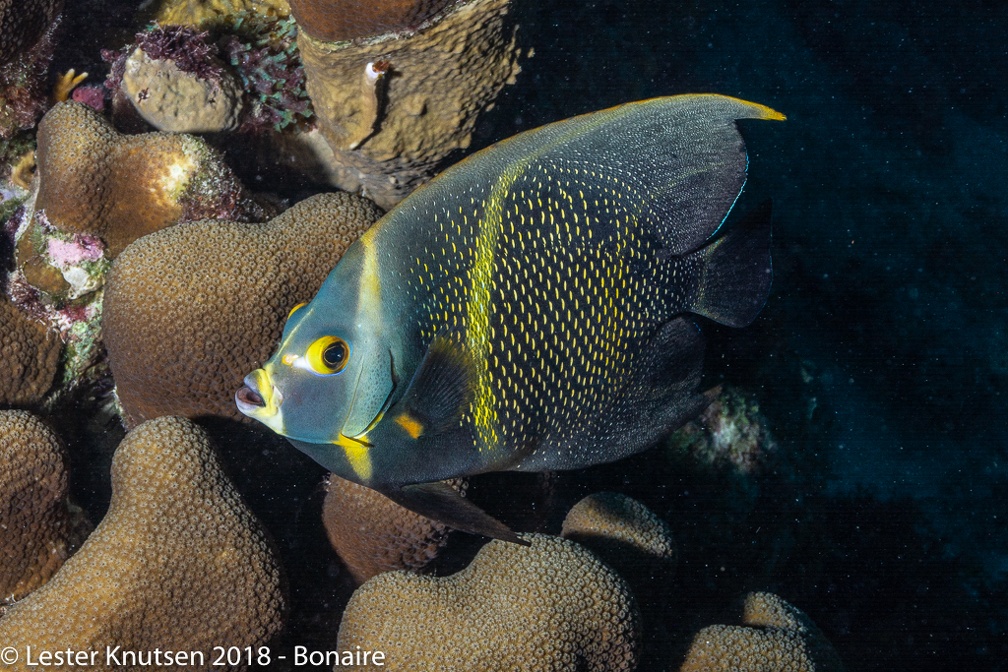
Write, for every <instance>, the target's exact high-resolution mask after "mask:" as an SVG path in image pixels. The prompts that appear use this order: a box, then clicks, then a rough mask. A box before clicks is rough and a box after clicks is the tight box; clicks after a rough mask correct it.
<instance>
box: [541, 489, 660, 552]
mask: <svg viewBox="0 0 1008 672" xmlns="http://www.w3.org/2000/svg"><path fill="white" fill-rule="evenodd" d="M561 534H562V536H563V537H564V538H565V539H571V540H573V541H576V542H578V543H580V544H583V545H584V546H587V547H588V548H590V549H592V550H593V551H595V552H596V553H598V555H599V557H601V558H602V559H603V560H606V561H607V562H609V564H610V565H612V566H613V567H615V568H616V569H620V570H623V569H624V568H625V565H626V562H627V561H628V557H627V556H628V555H629V554H630V553H633V554H634V555H636V556H638V557H645V558H650V559H655V560H661V561H672V560H675V557H676V547H675V540H674V539H673V538H672V530H671V529H670V528H669V526H668V523H666V522H665V521H664V520H662V519H661V518H659V517H658V516H657V515H656V514H655V513H654V512H653V511H651V510H650V509H649V508H647V507H646V506H644V505H643V504H641V503H640V502H638V501H637V500H635V499H631V498H630V497H627V496H625V495H621V494H618V493H615V492H599V493H595V494H593V495H589V496H587V497H585V498H584V499H582V500H581V501H580V502H578V503H577V504H575V505H574V507H573V508H571V510H570V511H569V512H568V513H567V517H566V518H564V522H563V532H562V533H561Z"/></svg>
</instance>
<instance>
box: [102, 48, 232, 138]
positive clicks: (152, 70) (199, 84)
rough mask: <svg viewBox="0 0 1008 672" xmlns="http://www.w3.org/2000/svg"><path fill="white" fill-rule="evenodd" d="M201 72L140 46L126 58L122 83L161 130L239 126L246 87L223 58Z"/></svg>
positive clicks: (197, 130)
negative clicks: (208, 72) (211, 72)
mask: <svg viewBox="0 0 1008 672" xmlns="http://www.w3.org/2000/svg"><path fill="white" fill-rule="evenodd" d="M216 72H217V73H218V75H217V76H216V77H213V78H202V77H199V76H198V75H196V74H193V73H190V72H185V71H183V70H181V69H180V68H179V67H178V65H176V64H175V62H174V61H172V60H168V59H160V58H151V57H150V56H148V55H147V54H146V53H145V52H144V50H143V49H141V48H139V47H138V48H136V49H134V50H133V53H132V54H130V56H129V57H128V58H127V59H126V62H125V64H124V71H123V78H122V84H121V85H120V89H121V90H122V93H123V94H124V95H125V96H126V98H127V99H128V100H129V101H130V102H131V103H132V104H133V107H135V108H136V110H137V112H138V113H139V114H140V116H141V117H143V119H144V120H145V121H146V122H147V123H149V124H150V125H151V126H153V127H154V128H157V129H158V130H161V131H173V132H176V133H213V132H219V131H227V130H233V129H235V128H237V127H238V119H239V116H240V115H241V110H242V89H241V86H239V84H238V82H237V81H236V80H235V78H234V77H233V76H231V75H230V74H228V72H227V71H226V70H224V69H223V64H219V65H218V68H217V69H216Z"/></svg>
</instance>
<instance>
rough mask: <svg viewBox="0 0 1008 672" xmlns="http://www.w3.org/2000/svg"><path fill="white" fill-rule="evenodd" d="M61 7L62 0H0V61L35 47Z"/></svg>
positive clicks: (17, 56)
mask: <svg viewBox="0 0 1008 672" xmlns="http://www.w3.org/2000/svg"><path fill="white" fill-rule="evenodd" d="M62 9H63V0H0V65H3V64H6V63H9V62H11V61H14V60H16V59H17V58H19V57H21V56H22V55H23V54H24V52H25V51H27V50H28V49H30V48H31V47H34V46H35V45H36V44H37V43H38V41H39V40H40V39H42V36H43V35H45V33H46V31H47V30H49V26H50V25H52V23H53V22H54V21H55V20H56V17H58V16H59V13H60V11H61V10H62Z"/></svg>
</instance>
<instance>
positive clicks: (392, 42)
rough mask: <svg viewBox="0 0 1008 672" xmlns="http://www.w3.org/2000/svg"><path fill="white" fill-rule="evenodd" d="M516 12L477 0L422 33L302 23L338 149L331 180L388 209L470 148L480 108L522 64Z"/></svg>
mask: <svg viewBox="0 0 1008 672" xmlns="http://www.w3.org/2000/svg"><path fill="white" fill-rule="evenodd" d="M301 4H302V5H308V4H310V3H307V2H305V3H301ZM337 4H343V3H337ZM351 4H353V3H351ZM387 4H401V5H403V6H406V5H411V6H426V5H432V6H433V5H437V4H440V3H431V2H420V3H416V2H414V3H405V2H401V3H387ZM509 12H510V6H509V0H472V1H471V2H464V3H459V4H458V5H456V6H453V7H452V8H451V9H450V10H449V11H447V12H445V13H444V14H443V15H442V16H440V17H439V18H438V20H437V21H435V22H434V23H433V25H430V26H427V27H425V28H423V29H421V30H420V31H419V32H416V33H412V34H408V35H402V34H398V33H395V34H390V35H383V36H381V37H375V38H372V39H367V40H357V41H354V42H350V43H347V42H326V41H324V40H325V38H324V37H323V38H321V39H317V38H316V37H313V36H311V35H309V34H308V33H306V32H301V33H300V34H299V36H298V48H299V49H300V51H301V58H302V60H303V62H304V67H305V74H306V77H307V80H308V83H307V88H308V94H309V95H310V96H311V99H312V104H313V106H314V109H315V114H316V116H317V118H318V121H319V123H320V126H321V129H322V133H323V135H324V136H325V139H326V141H327V142H328V143H329V145H330V147H331V148H332V150H333V152H334V153H335V159H334V165H335V167H334V171H335V172H334V175H333V176H332V178H331V179H332V180H333V184H336V185H338V186H339V187H340V188H343V189H346V190H348V191H360V192H361V193H364V194H366V195H367V196H368V197H370V198H373V199H374V200H375V201H376V202H377V203H378V204H379V205H381V206H383V207H386V208H387V207H390V206H391V205H393V204H395V203H396V202H398V201H399V200H401V199H402V198H403V197H405V196H406V194H408V193H409V192H410V191H412V189H413V188H415V187H416V186H417V185H418V184H420V183H422V182H423V181H424V180H426V179H428V178H430V177H431V175H432V174H433V172H434V171H435V170H436V168H437V167H438V166H439V165H440V164H441V163H442V162H443V161H444V160H445V159H446V157H448V155H449V154H450V153H451V152H453V151H456V150H459V149H465V148H466V147H468V146H469V142H470V140H471V137H472V132H473V129H474V127H475V125H476V119H477V117H478V116H479V114H480V113H481V112H482V111H483V110H484V109H486V108H488V107H490V106H491V105H492V103H493V101H494V99H495V98H496V97H497V94H498V93H500V90H501V89H502V88H503V87H504V85H505V84H506V83H510V82H513V81H514V78H515V76H516V75H517V74H518V71H519V70H520V68H519V66H518V63H517V60H518V49H517V47H516V42H515V31H516V26H515V25H514V24H513V22H512V21H510V19H509V17H508V14H509ZM295 16H297V10H295ZM319 32H323V31H319Z"/></svg>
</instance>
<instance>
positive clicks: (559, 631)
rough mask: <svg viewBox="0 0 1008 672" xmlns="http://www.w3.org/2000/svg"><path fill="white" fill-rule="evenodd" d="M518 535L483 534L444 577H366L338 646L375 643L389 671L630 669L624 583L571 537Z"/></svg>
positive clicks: (631, 628) (632, 658) (629, 612)
mask: <svg viewBox="0 0 1008 672" xmlns="http://www.w3.org/2000/svg"><path fill="white" fill-rule="evenodd" d="M526 539H528V540H529V541H531V542H532V545H531V546H530V547H525V546H519V545H517V544H511V543H507V542H502V541H498V540H495V541H491V542H490V543H488V544H487V545H486V546H484V547H483V548H482V550H480V552H479V553H478V554H477V555H476V557H475V558H474V559H473V561H472V563H471V564H470V565H469V566H468V567H467V568H466V569H464V570H462V571H461V572H459V573H457V574H454V575H452V576H449V577H444V578H432V577H426V576H419V575H416V574H410V573H407V572H389V573H386V574H381V575H379V576H376V577H374V578H373V579H371V580H370V581H368V582H366V583H365V584H364V585H362V586H361V587H360V588H358V589H357V591H356V592H355V593H354V596H353V598H352V599H351V600H350V603H349V604H348V605H347V609H346V612H345V613H344V616H343V622H342V624H341V626H340V632H339V640H338V647H339V649H340V650H344V651H353V650H355V647H358V646H359V647H360V648H361V649H368V650H375V649H378V650H382V651H383V652H384V653H385V656H386V658H385V667H386V668H387V669H389V670H411V671H421V670H442V669H445V667H446V666H447V665H448V664H449V661H450V664H451V666H452V667H454V669H459V670H486V671H487V672H493V671H502V672H504V671H507V672H510V671H511V670H529V671H537V670H543V671H545V670H550V671H553V672H560V671H571V672H573V671H574V670H597V671H602V670H606V671H618V670H633V669H634V668H635V667H636V665H637V648H638V641H637V637H638V627H639V625H638V623H639V618H640V617H639V614H638V613H637V607H636V603H635V600H634V598H633V596H632V595H631V593H630V589H629V587H628V586H627V584H626V582H625V581H624V580H623V579H622V578H620V577H619V576H618V575H616V574H615V573H614V572H613V571H612V570H611V569H609V568H608V567H607V566H605V565H604V564H602V562H600V561H599V560H598V559H597V558H596V557H595V556H594V555H593V554H592V553H590V552H589V551H588V550H586V549H584V548H583V547H581V546H579V545H578V544H575V543H574V542H571V541H567V540H564V539H559V538H556V537H550V536H546V535H538V534H537V535H528V536H527V537H526ZM435 623H436V626H433V627H432V624H435ZM360 669H364V668H360Z"/></svg>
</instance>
